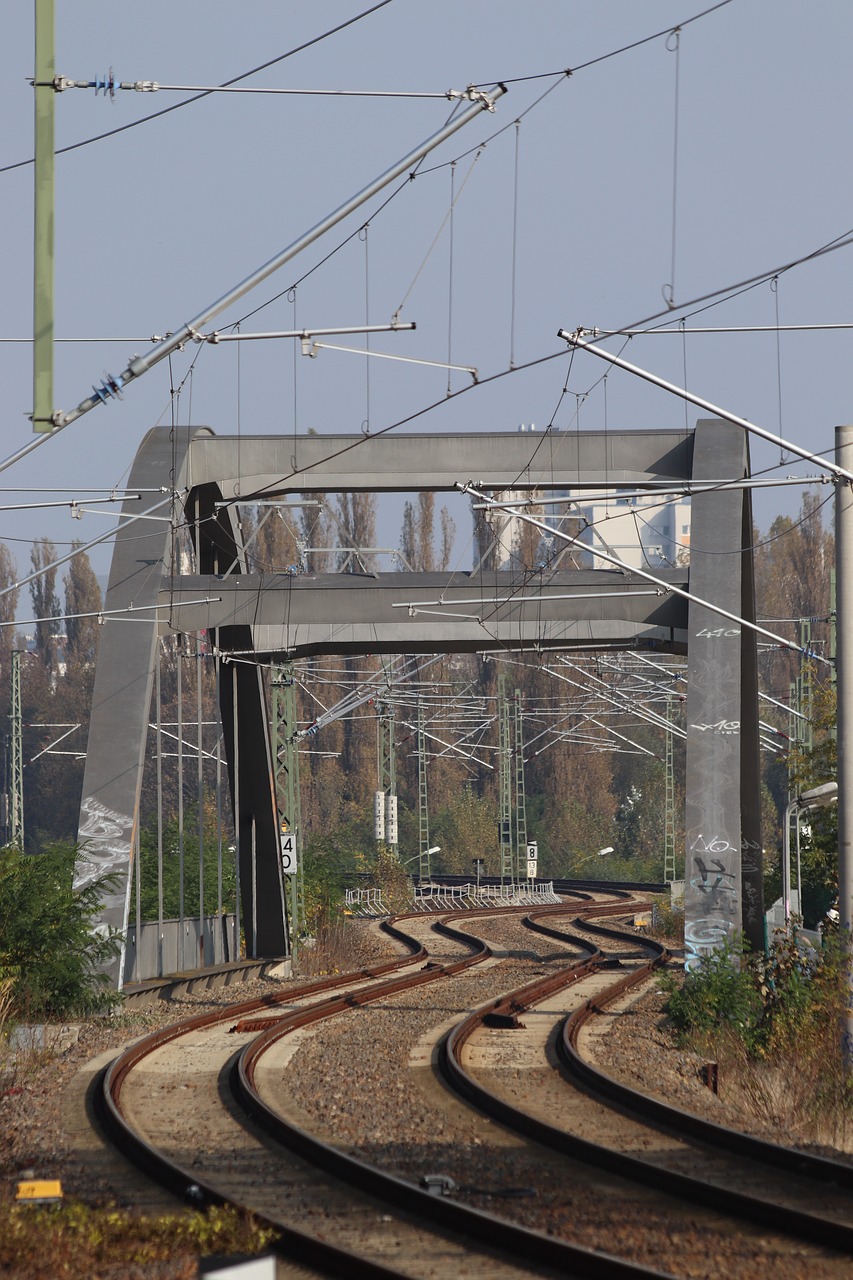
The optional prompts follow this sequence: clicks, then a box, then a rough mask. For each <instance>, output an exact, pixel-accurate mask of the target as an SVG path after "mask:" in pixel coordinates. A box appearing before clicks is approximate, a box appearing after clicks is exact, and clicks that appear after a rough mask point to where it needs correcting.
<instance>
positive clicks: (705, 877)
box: [684, 832, 740, 973]
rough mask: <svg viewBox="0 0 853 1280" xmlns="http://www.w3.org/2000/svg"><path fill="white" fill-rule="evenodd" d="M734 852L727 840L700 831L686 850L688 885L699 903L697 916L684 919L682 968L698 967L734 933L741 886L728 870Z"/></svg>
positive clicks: (691, 969)
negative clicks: (688, 868)
mask: <svg viewBox="0 0 853 1280" xmlns="http://www.w3.org/2000/svg"><path fill="white" fill-rule="evenodd" d="M733 853H735V849H734V847H733V845H732V844H731V843H730V841H728V840H726V839H725V838H724V837H721V836H706V835H705V834H704V833H702V832H700V833H699V835H698V836H697V837H696V839H695V840H693V841H692V842H691V845H690V851H689V867H690V873H691V874H690V875H689V877H688V881H689V884H690V888H691V889H692V890H693V892H694V893H695V894H696V895H697V901H698V902H699V903H700V904H701V905H700V907H699V910H698V912H697V916H696V918H695V919H693V920H687V921H686V922H685V929H684V950H685V958H684V968H685V969H686V970H687V972H688V973H690V972H692V971H693V970H694V969H697V968H698V967H699V965H700V963H701V961H702V957H703V956H707V955H710V954H711V953H712V952H714V951H719V950H720V948H721V947H723V946H724V945H725V944H726V942H727V941H730V940H731V939H732V938H733V937H734V934H735V932H736V929H737V923H738V919H739V905H740V892H739V889H740V886H739V884H738V877H737V876H736V875H735V872H734V871H732V870H731V869H730V865H731V862H730V858H728V857H727V855H731V854H733Z"/></svg>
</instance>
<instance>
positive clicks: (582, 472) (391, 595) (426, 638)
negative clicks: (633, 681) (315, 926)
mask: <svg viewBox="0 0 853 1280" xmlns="http://www.w3.org/2000/svg"><path fill="white" fill-rule="evenodd" d="M747 470H748V459H747V452H746V445H745V441H744V438H743V436H742V435H741V434H740V432H739V431H738V430H737V429H736V428H733V427H732V426H730V425H729V424H726V423H721V422H717V421H710V422H704V423H700V424H698V426H697V430H696V432H695V433H694V432H691V431H680V430H679V431H654V430H652V431H644V430H636V431H627V432H617V431H610V432H607V433H605V432H588V433H586V432H585V433H580V432H576V433H547V434H545V435H543V436H542V437H541V438H536V437H531V436H529V435H521V434H515V433H512V434H510V433H494V432H490V433H472V434H464V435H453V434H447V435H440V436H401V435H393V436H387V437H381V438H380V437H365V436H326V435H323V436H319V435H313V436H300V437H292V436H285V437H272V436H254V437H247V436H240V437H227V436H225V437H223V436H214V435H213V434H212V433H211V432H210V431H209V430H208V429H207V428H182V429H181V431H180V432H177V433H172V432H171V431H170V430H169V429H168V428H155V429H154V430H153V431H151V432H149V433H148V435H147V436H146V437H145V439H144V441H143V442H142V444H141V446H140V449H139V452H138V453H137V457H136V460H135V462H134V465H133V468H132V470H131V474H130V478H129V481H128V488H129V489H130V490H132V491H137V490H138V491H140V493H141V495H142V496H141V497H140V498H139V499H130V498H129V499H126V500H125V503H124V506H123V508H122V514H123V516H137V515H145V514H154V511H155V510H156V509H158V507H159V508H162V497H161V495H160V494H158V493H156V492H152V491H156V490H157V489H159V488H160V487H161V486H171V487H173V488H174V490H175V492H176V493H182V494H184V495H186V496H185V497H184V499H183V505H184V511H183V513H182V514H183V519H184V520H185V521H186V522H187V523H188V524H189V526H190V528H191V530H192V532H193V540H194V547H195V566H194V568H195V573H193V574H190V575H183V574H178V573H177V572H176V569H177V565H176V564H173V563H172V555H173V553H174V539H173V537H172V531H171V528H170V525H169V524H168V523H165V524H156V523H154V524H153V525H152V524H149V523H148V522H147V521H146V522H140V523H139V524H127V525H125V526H124V527H123V528H122V529H121V530H120V532H119V534H118V535H117V537H116V542H115V546H114V551H113V562H112V567H111V571H110V579H109V586H108V589H107V596H106V601H105V610H106V611H112V610H122V609H127V608H128V607H131V606H132V607H133V608H134V609H135V610H139V611H140V612H138V613H137V615H136V619H135V620H134V624H133V625H132V626H128V625H126V618H123V617H120V616H115V617H112V616H107V617H106V618H105V623H104V630H103V634H102V640H101V647H100V653H99V658H98V667H97V672H96V680H95V689H94V695H93V704H92V718H91V727H90V740H89V750H88V755H87V760H86V768H85V774H84V784H83V799H82V805H81V820H80V831H79V838H80V841H81V844H82V850H81V858H80V861H79V863H78V870H77V883H83V882H84V881H86V880H87V879H91V878H93V877H94V876H96V875H99V874H101V873H103V872H104V871H109V872H111V873H113V874H114V875H115V877H116V880H117V884H116V887H115V889H114V890H112V891H110V893H109V894H108V895H107V898H106V901H105V907H104V911H103V917H102V919H103V923H104V924H105V925H109V926H112V927H115V928H118V929H121V930H124V929H126V927H127V921H128V905H129V888H130V873H131V849H132V848H133V847H135V839H134V837H135V832H136V828H137V826H138V822H139V796H140V789H141V780H142V765H143V758H144V752H145V743H146V738H147V727H148V716H149V708H150V700H151V689H152V682H153V672H154V665H155V661H156V651H157V643H158V636H159V635H160V634H170V633H171V634H179V633H181V632H191V631H196V630H203V629H204V630H208V631H209V632H210V633H211V639H212V641H213V644H214V646H215V647H216V649H217V651H218V652H219V653H220V654H222V655H223V656H224V657H225V659H226V662H227V657H228V655H229V654H234V655H235V656H236V655H237V654H239V653H244V652H257V653H261V654H266V655H271V656H277V657H284V656H287V657H290V658H293V657H296V656H300V655H302V654H316V653H363V652H371V653H376V652H437V651H442V652H452V651H459V650H469V651H470V650H483V649H489V648H495V647H502V648H536V647H541V648H558V647H579V646H587V647H589V646H592V647H601V646H611V647H637V646H642V645H644V644H645V645H650V646H658V647H661V648H666V649H675V650H677V651H683V650H684V649H685V647H687V650H688V664H689V668H690V676H691V680H690V687H691V691H692V692H691V695H690V696H691V697H692V699H693V702H692V704H691V702H690V701H689V702H688V721H689V722H691V723H689V724H688V780H689V782H688V785H689V787H690V786H692V787H693V788H694V792H693V794H692V795H689V796H688V821H687V828H688V849H687V851H686V857H687V874H686V880H687V901H688V914H689V915H692V918H693V923H694V925H695V928H694V929H693V938H694V942H695V945H696V949H697V954H700V953H701V951H702V949H703V948H705V949H712V948H713V947H716V946H718V945H719V944H720V938H721V937H727V936H729V935H730V934H731V933H732V932H733V931H734V930H735V929H736V928H738V927H739V926H740V923H741V920H743V923H744V926H745V927H746V928H747V932H748V934H749V935H750V937H751V938H753V940H754V936H757V934H756V930H757V927H758V926H757V924H756V921H757V920H759V916H758V915H757V912H758V911H759V908H760V860H759V861H756V855H755V846H756V835H755V833H756V831H757V814H758V794H757V750H758V746H757V744H758V737H757V692H756V691H755V676H754V669H755V643H754V636H752V635H750V633H748V632H746V631H744V633H743V634H741V631H740V629H739V628H734V629H733V628H722V629H719V628H716V627H714V626H712V625H711V623H712V622H713V615H709V616H710V621H709V616H705V615H708V611H707V610H706V611H705V615H702V614H700V612H699V611H697V608H696V606H695V605H693V604H691V605H690V607H689V609H688V608H687V607H686V603H685V601H684V600H683V599H680V598H678V597H676V596H675V595H672V594H668V593H666V592H662V593H661V594H660V595H655V594H651V595H650V594H647V592H648V591H649V584H648V583H647V582H643V581H641V580H639V579H638V578H636V577H635V576H632V575H631V574H622V573H621V572H613V571H609V570H607V571H592V570H590V571H575V572H572V571H566V570H558V571H556V572H552V573H550V574H534V575H532V577H529V578H528V579H527V580H526V582H525V580H524V579H520V578H519V576H518V575H513V584H512V585H513V586H514V587H515V589H516V596H517V595H521V594H523V595H532V594H534V593H535V594H536V595H537V597H540V596H541V599H537V601H536V602H535V603H528V602H525V601H520V600H518V599H512V598H511V599H510V600H509V601H508V602H507V603H506V604H498V603H495V602H494V600H495V597H498V596H500V595H501V593H502V589H503V590H505V589H506V587H507V585H508V583H507V580H506V579H503V578H502V577H501V575H500V574H496V573H495V572H489V573H483V574H481V575H480V576H479V577H475V576H473V575H462V576H460V575H455V576H454V581H453V583H451V584H450V585H449V586H448V582H447V578H446V576H445V575H436V576H435V577H434V578H429V576H428V575H427V576H425V575H417V574H393V575H379V576H378V577H376V578H374V577H370V576H359V575H349V574H347V575H323V576H308V575H306V576H304V577H303V576H293V577H290V576H286V575H264V576H263V577H261V576H254V575H248V574H247V573H246V566H245V559H244V557H243V554H242V548H241V541H240V532H239V528H238V525H237V520H236V505H235V504H236V503H238V502H251V501H254V500H258V499H265V498H274V497H280V496H285V495H287V494H293V493H298V494H311V493H329V492H332V493H334V492H342V491H362V490H364V491H372V492H398V491H412V492H415V491H422V490H428V491H435V492H441V491H448V490H452V489H454V488H456V487H457V486H458V485H459V484H460V483H464V482H465V481H468V480H473V481H474V482H475V483H476V484H477V485H478V487H480V488H483V489H487V490H488V489H491V490H506V489H522V490H524V489H529V490H537V491H547V490H554V489H562V490H568V489H571V490H577V489H579V488H587V489H593V490H598V489H600V488H603V487H608V486H614V485H623V486H624V485H628V486H630V487H640V488H641V487H643V486H644V485H645V486H648V487H651V486H652V485H654V484H655V483H657V484H660V483H661V482H677V481H679V480H689V479H713V480H717V479H737V478H739V477H740V476H743V475H744V474H746V473H747ZM146 490H148V492H145V491H146ZM723 499H725V501H723ZM159 514H160V515H161V516H162V509H160V510H159ZM697 531H701V536H699V532H697ZM721 533H722V534H723V541H724V542H725V554H722V555H721V554H718V553H717V552H716V551H715V550H714V549H713V547H712V543H713V542H714V540H715V539H716V538H717V537H718V535H720V534H721ZM750 539H751V522H750V520H749V499H748V495H746V494H745V493H744V492H743V491H736V490H730V491H728V492H727V493H725V494H718V493H707V494H703V495H702V496H701V497H696V498H694V517H693V539H692V543H693V545H692V547H691V566H690V570H689V576H688V577H685V572H684V571H683V570H674V571H671V573H670V576H669V578H668V581H669V582H670V583H671V584H672V585H676V586H682V587H683V586H684V585H685V582H687V583H689V584H690V586H691V589H692V590H693V591H694V592H695V593H696V594H697V595H701V596H703V597H704V598H706V599H713V600H715V601H717V602H718V603H720V604H722V605H723V606H724V607H726V608H729V609H730V610H731V611H732V612H734V613H740V614H742V615H743V616H746V617H750V616H754V593H753V591H752V582H751V576H750V574H751V562H749V541H750ZM659 576H660V577H663V578H667V573H666V572H661V573H660V575H659ZM520 582H521V583H522V584H523V585H521V587H520V589H519V583H520ZM584 594H586V595H595V596H596V598H595V599H586V600H581V599H580V597H581V596H582V595H584ZM439 596H440V597H441V598H442V599H443V600H444V601H445V603H443V604H441V605H438V606H432V605H430V604H429V603H428V601H430V600H437V599H438V598H439ZM561 596H562V597H566V596H568V597H571V598H569V599H565V598H564V599H560V598H559V597H561ZM205 598H209V601H210V602H209V603H207V604H204V605H188V604H187V601H189V600H196V601H197V600H200V599H205ZM473 598H476V600H477V601H478V602H480V603H476V604H473V605H472V604H469V603H468V604H463V603H462V602H463V601H470V600H471V599H473ZM419 602H420V612H419V611H418V608H419ZM394 604H412V606H413V608H412V610H411V611H409V610H408V609H406V608H397V609H394V608H392V606H393V605H394ZM176 605H180V606H186V607H180V608H172V609H171V610H170V609H169V608H168V607H163V606H176ZM157 606H161V607H160V608H159V609H156V607H157ZM145 610H149V611H150V613H147V614H145V613H143V612H142V611H145ZM425 610H429V611H430V612H425ZM433 610H434V612H433ZM158 612H159V615H160V616H159V620H158V617H157V613H158ZM460 613H462V614H464V615H466V616H463V617H458V616H456V617H454V616H453V615H454V614H457V615H458V614H460ZM717 630H722V631H726V630H727V631H728V632H729V634H727V635H725V636H724V635H714V634H710V633H713V632H715V631H717ZM735 633H736V634H735ZM700 637H701V638H700ZM697 639H699V643H698V644H697ZM229 665H230V670H229V669H228V667H226V668H225V670H224V672H223V679H222V681H221V690H222V692H221V708H220V710H221V715H222V722H223V731H224V736H225V743H226V754H227V759H228V766H229V779H230V783H231V791H232V800H234V802H235V804H236V806H237V809H238V830H239V838H238V843H239V847H240V853H239V858H240V869H241V887H242V894H241V897H242V904H243V908H242V909H243V919H244V920H248V919H250V918H252V919H256V921H257V934H256V937H255V943H256V949H257V954H259V955H279V954H283V953H284V951H285V948H286V921H285V919H284V895H283V888H282V881H281V870H280V861H279V856H278V816H277V812H276V805H275V788H274V776H273V769H272V761H271V754H270V739H269V725H268V723H267V710H266V697H265V692H264V688H263V680H262V676H261V673H260V671H259V669H257V668H255V667H253V666H251V665H247V664H245V663H242V662H234V663H231V664H229ZM753 702H755V709H754V716H753V709H752V703H753ZM235 707H236V708H237V712H236V715H235ZM753 720H754V725H755V733H754V734H753V731H752V725H753ZM718 721H725V722H726V723H733V724H736V725H737V732H736V733H730V734H728V735H723V734H718V733H715V732H711V730H713V728H714V725H715V724H716V723H718ZM742 722H743V728H744V732H743V734H742V733H741V723H742ZM753 756H754V757H755V759H754V760H753ZM691 762H692V763H691ZM690 779H692V783H691V781H690ZM741 803H743V806H744V812H745V813H746V812H747V811H748V812H749V815H750V816H749V817H748V818H745V819H744V820H743V822H742V818H741ZM691 804H692V806H693V807H692V808H691ZM709 832H712V834H710V835H709V834H708V833H709ZM714 833H715V834H714ZM703 841H704V842H705V843H704V844H703ZM742 841H744V842H745V843H744V848H748V849H749V851H750V853H749V857H748V859H747V860H746V862H745V864H744V877H743V886H741V870H742V868H741V842H742ZM709 842H710V844H709ZM250 845H251V847H252V848H254V849H255V850H256V854H257V861H256V865H254V866H252V865H250V863H249V862H248V857H249V854H248V848H249V846H250ZM706 845H707V846H708V847H709V848H711V847H713V850H714V857H715V860H716V861H715V862H714V863H713V864H711V863H709V861H708V859H707V858H704V857H703V856H702V854H703V850H704V849H705V846H706ZM758 847H759V849H760V843H759V846H758ZM723 850H724V852H722V851H723ZM697 851H698V852H697ZM718 854H719V856H718ZM697 859H698V862H697ZM717 864H719V868H722V869H719V868H718V866H717ZM756 868H757V869H756ZM250 886H252V887H251V888H250ZM721 886H725V889H723V888H721ZM250 892H253V893H255V895H256V897H255V900H254V902H252V901H250V900H249V899H248V898H247V895H248V894H249V893H250ZM709 922H710V923H709ZM721 931H722V932H721ZM703 939H710V940H711V941H710V942H708V943H707V947H706V942H705V941H704V940H703ZM112 976H113V977H114V978H115V981H116V983H117V985H121V982H122V978H123V961H120V962H119V963H118V964H117V965H116V967H115V971H114V973H113V975H112Z"/></svg>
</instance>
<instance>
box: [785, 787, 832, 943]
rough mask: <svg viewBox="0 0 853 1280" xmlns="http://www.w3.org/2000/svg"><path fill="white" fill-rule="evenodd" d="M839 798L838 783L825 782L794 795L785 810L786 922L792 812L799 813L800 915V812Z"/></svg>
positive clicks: (800, 901) (799, 893)
mask: <svg viewBox="0 0 853 1280" xmlns="http://www.w3.org/2000/svg"><path fill="white" fill-rule="evenodd" d="M837 799H838V783H837V782H824V783H822V784H821V786H819V787H812V788H811V789H810V790H808V791H801V792H800V793H799V795H796V796H794V798H793V800H791V801H790V803H789V804H788V807H787V808H786V810H785V824H784V826H783V828H782V897H783V900H784V904H785V923H786V924H787V923H788V920H789V919H790V916H791V814H794V813H795V814H796V815H797V896H798V903H797V905H798V906H799V912H798V914H799V915H802V912H803V891H802V880H801V877H800V814H801V813H802V812H803V810H804V809H824V808H826V806H827V805H830V804H834V803H835V802H836V801H837Z"/></svg>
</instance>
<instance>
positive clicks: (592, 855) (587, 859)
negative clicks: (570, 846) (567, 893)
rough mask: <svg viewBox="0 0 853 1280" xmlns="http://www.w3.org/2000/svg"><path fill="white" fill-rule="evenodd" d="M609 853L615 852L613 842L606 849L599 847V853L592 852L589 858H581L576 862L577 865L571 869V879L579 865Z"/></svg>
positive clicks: (581, 865) (584, 864)
mask: <svg viewBox="0 0 853 1280" xmlns="http://www.w3.org/2000/svg"><path fill="white" fill-rule="evenodd" d="M608 853H615V850H614V848H613V845H612V844H609V845H607V847H606V848H604V849H599V850H598V852H597V853H593V854H591V856H590V857H588V858H581V860H580V862H576V863H575V865H574V866H573V867H571V868H570V869H569V878H570V879H571V877H572V876H573V875H574V873H575V871H577V869H578V867H583V866H586V864H587V863H588V862H594V861H595V859H596V858H603V857H604V856H605V854H608Z"/></svg>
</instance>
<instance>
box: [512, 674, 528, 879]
mask: <svg viewBox="0 0 853 1280" xmlns="http://www.w3.org/2000/svg"><path fill="white" fill-rule="evenodd" d="M514 710H515V865H516V879H518V880H519V881H521V880H526V879H527V801H526V797H525V793H524V726H523V723H522V714H521V690H520V689H516V691H515V704H514Z"/></svg>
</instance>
